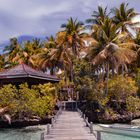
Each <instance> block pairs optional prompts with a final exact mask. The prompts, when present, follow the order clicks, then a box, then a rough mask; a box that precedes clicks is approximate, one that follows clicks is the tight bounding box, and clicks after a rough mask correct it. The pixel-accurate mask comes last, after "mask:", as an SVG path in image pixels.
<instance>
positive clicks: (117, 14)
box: [0, 3, 140, 121]
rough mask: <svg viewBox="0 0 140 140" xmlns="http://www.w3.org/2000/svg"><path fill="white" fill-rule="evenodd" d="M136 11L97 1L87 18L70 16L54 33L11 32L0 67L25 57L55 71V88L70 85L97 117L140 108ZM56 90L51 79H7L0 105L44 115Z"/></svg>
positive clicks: (0, 93)
mask: <svg viewBox="0 0 140 140" xmlns="http://www.w3.org/2000/svg"><path fill="white" fill-rule="evenodd" d="M137 15H138V14H137V13H136V12H135V10H134V9H133V8H129V5H128V4H125V3H122V4H121V5H120V6H119V7H117V8H114V9H111V10H109V9H107V8H103V7H101V6H98V9H97V11H93V14H92V16H91V18H89V19H88V20H86V23H83V22H79V21H78V20H74V19H73V18H69V19H68V21H67V23H65V24H62V26H61V27H62V30H61V31H60V32H58V33H56V35H55V37H53V36H51V37H48V38H47V39H46V40H44V41H40V40H38V39H34V40H33V41H27V42H23V43H21V44H19V43H18V40H17V39H16V38H12V39H11V40H10V42H11V43H10V45H8V46H6V47H5V49H4V52H5V54H4V55H1V56H0V69H1V70H2V69H6V68H9V67H12V66H14V65H17V64H19V63H23V62H24V63H26V64H28V65H30V66H32V67H33V68H35V69H37V70H42V71H44V72H46V71H49V72H50V74H52V75H53V74H57V75H59V76H60V78H61V79H62V81H61V82H60V84H59V87H57V88H58V89H60V88H62V89H63V88H65V89H69V87H70V88H71V89H72V90H71V92H72V93H73V94H75V95H77V94H79V100H80V101H81V102H84V103H85V104H84V105H83V106H82V108H83V110H84V111H87V112H88V113H89V114H90V115H91V116H92V117H93V116H96V118H95V119H98V121H99V120H101V118H102V120H103V119H105V118H107V119H114V120H115V119H117V118H119V117H120V115H126V114H129V113H130V114H131V113H133V114H137V113H140V106H139V101H140V99H139V97H140V70H139V69H140V28H139V26H137V25H138V24H139V23H138V22H134V20H133V18H134V17H135V16H137ZM134 33H135V34H136V35H135V34H134ZM60 91H61V90H60ZM75 95H74V96H75ZM56 96H59V98H60V93H59V94H58V95H56V92H55V88H54V87H53V86H52V85H51V84H46V85H39V86H32V88H29V87H28V85H27V84H23V85H20V86H19V88H16V87H14V86H12V85H6V86H3V87H2V88H1V90H0V100H1V102H0V106H1V107H5V106H8V107H9V111H10V113H11V114H13V113H14V114H15V115H14V116H17V117H20V116H26V115H38V116H43V115H45V113H46V112H50V111H51V110H52V108H53V105H54V100H53V97H56ZM61 96H63V95H62V94H61ZM64 96H65V94H64ZM60 99H64V98H60ZM93 114H94V115H93ZM104 116H105V117H104ZM100 117H101V118H100ZM109 117H112V118H109ZM134 117H135V115H134Z"/></svg>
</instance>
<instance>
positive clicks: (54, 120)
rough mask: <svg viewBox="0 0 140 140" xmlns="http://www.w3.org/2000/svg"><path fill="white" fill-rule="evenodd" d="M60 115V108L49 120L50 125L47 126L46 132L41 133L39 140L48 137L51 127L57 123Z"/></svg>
mask: <svg viewBox="0 0 140 140" xmlns="http://www.w3.org/2000/svg"><path fill="white" fill-rule="evenodd" d="M60 114H62V109H61V108H60V109H59V110H58V111H57V113H56V114H55V115H54V117H52V118H51V124H47V131H45V132H42V133H41V135H40V140H45V135H48V134H49V133H50V129H51V127H52V128H53V127H54V123H55V122H56V121H57V119H58V116H59V115H60Z"/></svg>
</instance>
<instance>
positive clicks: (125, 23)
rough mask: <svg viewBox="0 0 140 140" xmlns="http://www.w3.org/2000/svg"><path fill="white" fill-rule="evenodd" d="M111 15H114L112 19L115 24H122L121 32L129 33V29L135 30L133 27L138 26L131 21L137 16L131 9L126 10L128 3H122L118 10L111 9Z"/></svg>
mask: <svg viewBox="0 0 140 140" xmlns="http://www.w3.org/2000/svg"><path fill="white" fill-rule="evenodd" d="M112 13H113V14H114V17H113V18H112V19H113V21H114V23H115V24H120V23H122V26H121V28H120V29H121V32H124V31H126V32H129V31H128V27H129V28H132V29H133V28H135V25H137V24H138V22H135V23H134V22H133V21H132V19H133V18H134V17H135V16H136V15H138V14H137V13H136V12H135V11H134V9H133V8H128V3H127V4H125V3H122V4H121V5H120V7H119V8H114V9H112Z"/></svg>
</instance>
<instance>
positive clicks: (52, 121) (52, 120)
mask: <svg viewBox="0 0 140 140" xmlns="http://www.w3.org/2000/svg"><path fill="white" fill-rule="evenodd" d="M51 124H52V127H53V124H54V118H51Z"/></svg>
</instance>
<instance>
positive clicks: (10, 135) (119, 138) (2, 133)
mask: <svg viewBox="0 0 140 140" xmlns="http://www.w3.org/2000/svg"><path fill="white" fill-rule="evenodd" d="M120 127H123V125H120ZM127 127H128V125H127ZM130 127H131V126H130ZM46 129H47V128H46V125H38V126H32V127H26V128H22V129H1V130H0V140H40V138H41V133H42V132H44V131H46ZM134 130H136V129H134ZM132 131H133V129H132ZM138 133H140V132H138ZM101 137H102V140H140V137H139V138H138V137H130V136H126V135H113V134H109V133H102V134H101Z"/></svg>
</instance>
